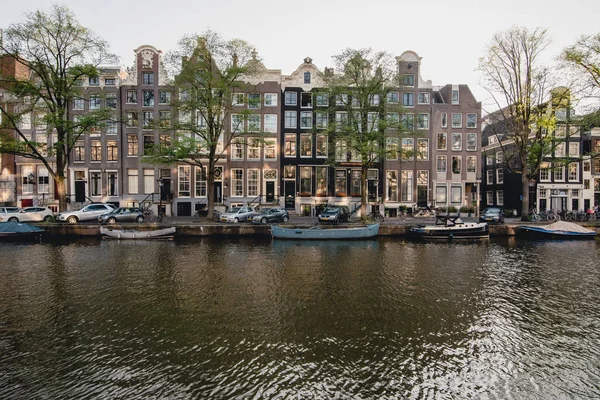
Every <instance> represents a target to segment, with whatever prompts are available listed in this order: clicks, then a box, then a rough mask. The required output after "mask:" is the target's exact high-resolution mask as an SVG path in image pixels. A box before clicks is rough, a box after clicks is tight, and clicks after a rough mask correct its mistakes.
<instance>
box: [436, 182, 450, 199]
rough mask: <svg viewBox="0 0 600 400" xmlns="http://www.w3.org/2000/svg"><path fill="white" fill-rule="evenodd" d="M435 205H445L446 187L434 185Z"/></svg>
mask: <svg viewBox="0 0 600 400" xmlns="http://www.w3.org/2000/svg"><path fill="white" fill-rule="evenodd" d="M435 201H436V203H444V204H445V203H446V202H447V201H448V188H447V187H446V185H436V187H435Z"/></svg>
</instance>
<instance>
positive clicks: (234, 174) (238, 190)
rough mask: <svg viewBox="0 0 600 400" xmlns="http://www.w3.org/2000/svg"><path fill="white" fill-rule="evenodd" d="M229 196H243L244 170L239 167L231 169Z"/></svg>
mask: <svg viewBox="0 0 600 400" xmlns="http://www.w3.org/2000/svg"><path fill="white" fill-rule="evenodd" d="M231 196H233V197H243V196H244V170H243V169H241V168H234V169H232V170H231Z"/></svg>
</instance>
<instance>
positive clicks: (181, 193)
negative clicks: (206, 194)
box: [177, 165, 192, 198]
mask: <svg viewBox="0 0 600 400" xmlns="http://www.w3.org/2000/svg"><path fill="white" fill-rule="evenodd" d="M186 170H187V171H188V173H187V175H188V176H189V180H188V179H185V178H186V173H185V171H186ZM186 187H187V193H188V194H187V195H185V192H186V190H185V189H186ZM177 196H178V197H180V198H189V197H191V196H192V166H191V165H180V166H179V168H177Z"/></svg>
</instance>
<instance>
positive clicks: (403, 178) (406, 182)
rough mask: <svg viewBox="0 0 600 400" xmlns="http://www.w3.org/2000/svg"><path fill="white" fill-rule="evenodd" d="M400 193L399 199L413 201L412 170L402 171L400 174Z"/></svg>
mask: <svg viewBox="0 0 600 400" xmlns="http://www.w3.org/2000/svg"><path fill="white" fill-rule="evenodd" d="M400 185H401V187H400V193H401V195H402V198H401V200H402V201H404V202H412V201H413V171H406V170H405V171H402V172H401V175H400Z"/></svg>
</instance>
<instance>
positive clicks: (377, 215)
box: [368, 211, 385, 222]
mask: <svg viewBox="0 0 600 400" xmlns="http://www.w3.org/2000/svg"><path fill="white" fill-rule="evenodd" d="M368 217H369V219H372V220H375V221H377V222H383V221H384V220H385V218H384V217H383V215H382V214H381V213H380V212H379V211H371V213H370V214H369V215H368Z"/></svg>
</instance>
